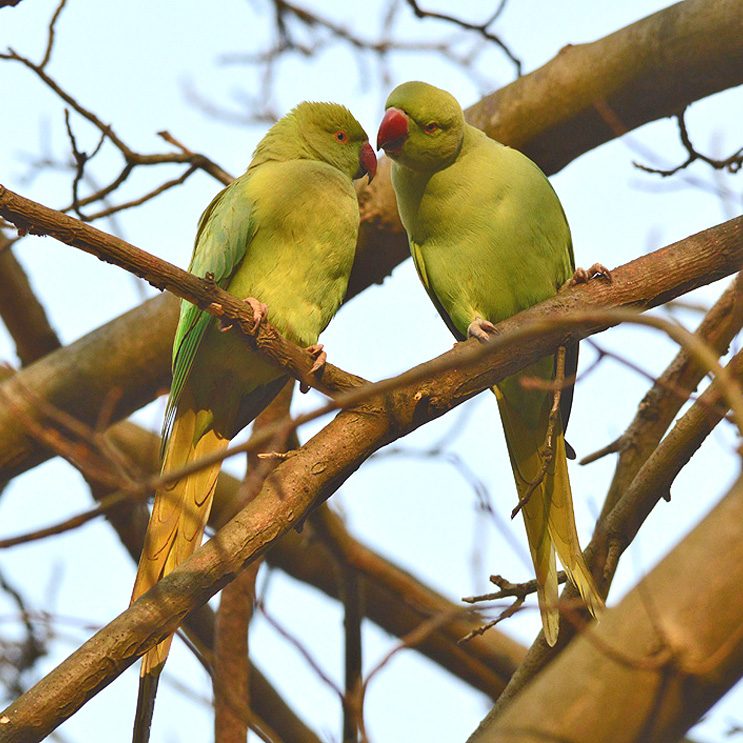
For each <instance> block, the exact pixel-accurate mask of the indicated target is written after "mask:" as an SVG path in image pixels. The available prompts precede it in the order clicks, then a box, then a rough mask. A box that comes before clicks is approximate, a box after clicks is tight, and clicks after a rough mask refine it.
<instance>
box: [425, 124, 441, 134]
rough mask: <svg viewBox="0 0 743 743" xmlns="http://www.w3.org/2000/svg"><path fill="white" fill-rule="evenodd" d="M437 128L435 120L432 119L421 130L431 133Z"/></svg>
mask: <svg viewBox="0 0 743 743" xmlns="http://www.w3.org/2000/svg"><path fill="white" fill-rule="evenodd" d="M439 129H440V127H439V125H438V124H437V123H436V122H435V121H432V122H430V123H429V124H426V125H425V126H424V127H423V130H424V131H425V132H426V134H433V133H434V132H437V131H438V130H439Z"/></svg>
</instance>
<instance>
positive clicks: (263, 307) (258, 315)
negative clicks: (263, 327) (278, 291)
mask: <svg viewBox="0 0 743 743" xmlns="http://www.w3.org/2000/svg"><path fill="white" fill-rule="evenodd" d="M243 301H244V302H246V303H247V304H249V305H250V309H251V310H253V324H252V326H251V327H250V332H251V333H252V334H253V335H255V333H256V331H257V330H258V328H259V326H260V324H261V323H262V322H263V321H264V320H265V319H266V315H268V305H267V304H263V302H261V301H259V300H257V299H256V298H255V297H246V298H245V299H244V300H243ZM219 322H220V328H219V332H220V333H229V331H230V330H232V326H233V325H234V324H235V323H234V321H233V320H230V319H227V318H220V319H219Z"/></svg>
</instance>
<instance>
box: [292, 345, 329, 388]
mask: <svg viewBox="0 0 743 743" xmlns="http://www.w3.org/2000/svg"><path fill="white" fill-rule="evenodd" d="M324 348H325V346H323V344H322V343H313V344H312V345H311V346H307V348H305V349H304V350H305V351H307V352H308V353H309V354H310V355H311V356H313V357H314V359H315V363H314V364H312V367H311V368H310V370H309V372H308V374H317V373H318V372H320V371H322V368H323V367H324V366H325V364H326V363H327V362H328V354H327V353H325V351H324V350H323V349H324ZM309 389H310V388H309V386H308V385H306V384H305V383H304V382H300V383H299V391H300V392H309Z"/></svg>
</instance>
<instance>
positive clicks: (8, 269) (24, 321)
mask: <svg viewBox="0 0 743 743" xmlns="http://www.w3.org/2000/svg"><path fill="white" fill-rule="evenodd" d="M0 316H1V317H2V318H3V322H4V323H5V325H6V327H7V328H8V332H9V333H10V335H11V336H12V337H13V340H14V341H15V344H16V353H17V354H18V358H19V359H20V360H21V363H22V364H23V365H24V366H26V365H27V364H29V363H31V362H32V361H35V360H36V359H38V358H40V357H41V356H44V355H46V354H47V353H49V352H51V351H54V350H55V349H57V348H59V346H60V343H59V339H58V338H57V334H56V333H55V332H54V330H53V329H52V327H51V325H50V324H49V320H48V319H47V316H46V312H45V311H44V308H43V307H42V305H41V303H40V302H39V301H38V299H36V296H35V295H34V292H33V290H32V289H31V284H30V283H29V281H28V277H27V276H26V274H25V272H24V270H23V268H22V267H21V266H20V264H19V263H18V261H17V260H16V258H15V255H13V249H12V248H11V246H10V244H9V242H8V241H7V239H6V238H5V237H4V235H3V234H2V233H1V232H0Z"/></svg>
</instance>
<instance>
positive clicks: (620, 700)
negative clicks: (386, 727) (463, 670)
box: [470, 480, 743, 743]
mask: <svg viewBox="0 0 743 743" xmlns="http://www.w3.org/2000/svg"><path fill="white" fill-rule="evenodd" d="M711 495H712V494H709V493H707V494H705V496H706V497H708V498H709V497H711ZM741 519H743V482H741V481H740V480H739V481H738V482H737V483H736V484H735V485H734V486H733V488H732V490H731V491H730V492H729V493H728V495H727V496H726V497H725V498H724V500H723V501H722V502H721V503H720V504H719V505H718V506H717V507H716V508H715V510H714V511H713V512H712V513H711V514H710V515H709V516H708V517H707V518H706V519H705V520H704V521H703V522H702V523H701V524H700V525H699V526H697V528H696V529H695V530H694V531H693V532H692V533H691V534H690V535H689V536H688V537H687V538H686V539H685V540H684V541H683V542H682V543H681V544H680V545H678V546H677V547H676V548H675V549H674V550H673V551H672V552H671V554H670V555H669V556H668V557H666V558H665V559H664V560H663V562H661V564H660V565H659V566H658V567H656V568H655V569H654V570H653V571H652V572H651V573H650V575H648V576H647V577H646V578H644V579H642V581H641V582H640V583H639V584H638V586H637V587H636V588H635V589H634V590H633V591H632V592H631V593H630V594H629V595H628V596H627V597H626V598H625V599H623V601H622V602H621V604H620V605H619V606H618V607H616V608H615V609H609V610H607V611H606V613H605V614H604V615H603V617H602V620H601V622H600V623H598V624H596V625H595V626H594V627H592V628H591V629H589V630H588V631H586V632H584V633H583V634H582V635H581V636H580V637H578V638H577V639H576V641H575V643H574V644H573V645H571V652H570V653H564V654H562V655H561V656H560V657H559V658H558V659H557V660H556V661H555V662H554V663H553V664H552V665H550V667H549V668H547V669H545V670H544V672H542V673H541V674H540V675H539V676H538V677H537V678H535V679H534V680H533V681H532V682H531V683H530V684H529V685H528V687H526V688H525V689H524V690H523V691H522V693H521V694H519V696H518V697H516V698H515V699H513V701H512V703H511V704H510V705H509V706H508V707H505V709H504V710H503V713H502V714H501V715H499V716H497V717H493V716H489V717H488V718H486V720H485V721H484V722H483V723H481V725H480V727H479V728H478V730H477V731H476V732H475V733H474V734H473V735H472V737H471V738H470V741H471V743H481V741H482V742H484V741H490V740H516V739H518V740H521V739H524V740H554V741H558V740H560V741H561V740H612V741H616V743H630V741H638V740H643V741H662V740H663V741H671V740H679V739H680V738H681V736H682V735H683V733H684V731H685V730H686V729H687V728H688V727H690V726H691V725H692V724H694V723H695V722H696V721H697V720H698V719H699V718H700V717H701V716H702V715H703V714H704V712H705V711H706V710H707V709H709V707H710V706H711V705H712V704H713V703H714V702H715V701H717V700H718V699H719V698H720V697H721V696H722V695H723V694H724V693H725V691H727V690H728V689H729V688H730V687H731V686H732V684H733V683H735V681H736V680H737V679H738V678H739V677H740V674H741V668H743V665H742V664H741V658H742V657H743V628H742V627H741V624H740V613H741V593H740V591H739V590H738V589H737V587H738V586H739V585H740V584H741V581H743V551H742V550H743V546H742V545H743V543H742V542H741V539H740V533H739V524H740V523H741ZM649 597H652V603H649V602H648V598H649ZM710 617H713V618H714V621H710ZM579 687H580V689H579ZM586 688H590V690H591V693H590V695H588V696H585V695H583V696H582V697H581V699H582V700H583V703H581V704H580V705H575V704H565V700H566V699H576V698H577V697H578V696H579V695H580V694H581V690H585V689H586ZM535 709H537V710H539V715H534V714H533V711H534V710H535Z"/></svg>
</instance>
